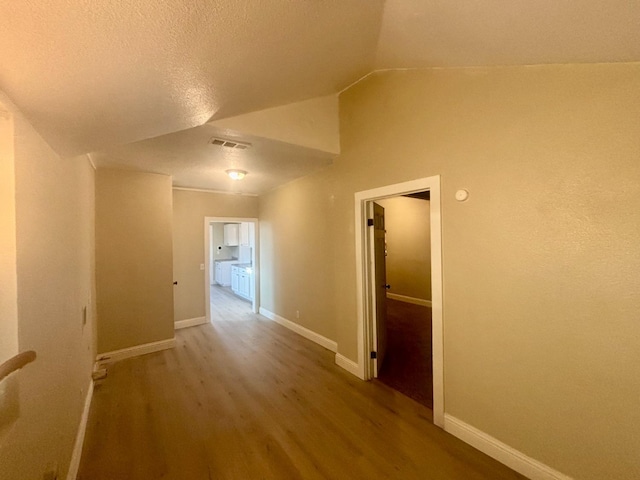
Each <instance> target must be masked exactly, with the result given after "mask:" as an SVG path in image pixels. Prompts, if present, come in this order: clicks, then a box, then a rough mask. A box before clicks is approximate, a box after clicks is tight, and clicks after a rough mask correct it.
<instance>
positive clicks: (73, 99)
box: [0, 0, 640, 193]
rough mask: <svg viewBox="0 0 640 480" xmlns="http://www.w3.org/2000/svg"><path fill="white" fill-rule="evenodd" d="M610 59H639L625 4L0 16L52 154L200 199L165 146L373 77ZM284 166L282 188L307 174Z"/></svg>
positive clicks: (177, 8)
mask: <svg viewBox="0 0 640 480" xmlns="http://www.w3.org/2000/svg"><path fill="white" fill-rule="evenodd" d="M619 61H640V2H639V1H637V0H607V1H606V2H604V1H602V0H536V1H530V0H475V1H471V2H470V1H468V0H429V1H424V0H387V1H386V2H384V1H383V0H304V1H302V0H300V1H292V0H189V1H185V0H163V1H158V0H109V1H93V0H16V1H10V0H5V1H2V2H0V62H1V63H0V89H1V90H4V91H5V93H6V94H7V95H8V96H9V97H10V98H11V99H12V101H13V102H14V103H15V104H16V105H17V106H18V107H19V108H20V109H21V110H22V112H23V113H24V114H25V115H26V117H27V118H29V120H30V121H31V122H32V123H33V125H34V126H35V127H36V128H37V129H38V131H39V132H40V133H41V135H42V136H43V137H44V138H45V139H46V140H47V141H48V142H49V144H50V145H51V146H52V147H53V148H54V149H55V150H56V151H57V152H58V153H60V154H61V155H63V156H70V155H75V154H79V153H86V152H96V153H95V154H94V157H95V158H96V159H97V161H98V163H99V164H101V165H103V164H104V165H106V164H118V165H120V164H122V165H125V166H128V167H130V168H139V169H148V170H151V171H160V170H162V171H166V172H173V175H174V183H176V184H181V185H186V184H187V183H188V184H190V186H196V184H197V185H200V186H201V187H205V186H206V185H208V186H207V187H206V188H219V187H217V185H218V184H219V182H214V181H211V182H208V183H206V185H205V184H203V182H202V181H200V180H198V178H196V177H197V176H195V175H194V174H193V172H194V171H196V170H198V169H205V168H206V167H207V165H206V164H202V165H200V166H198V167H196V166H195V163H194V162H195V160H193V158H201V157H200V156H198V154H195V153H194V157H193V158H191V160H188V158H187V157H188V154H189V152H191V150H189V149H190V148H191V147H190V146H188V145H184V144H183V143H181V142H178V144H180V145H183V150H182V152H178V151H176V149H175V148H173V147H172V145H169V144H167V142H166V138H172V137H171V136H168V137H167V136H165V134H169V133H172V132H178V131H184V130H187V129H191V128H193V127H199V126H201V125H203V124H205V123H206V122H208V121H210V120H215V119H220V118H224V117H229V116H233V115H238V114H241V113H246V112H250V111H255V110H260V109H264V108H267V107H273V106H277V105H283V104H288V103H293V102H297V101H300V100H304V99H308V98H313V97H317V96H321V95H326V94H330V93H335V92H337V91H339V90H341V89H342V88H345V87H346V86H348V85H349V84H351V83H353V82H355V81H357V80H358V79H359V78H360V77H362V76H363V75H365V74H366V73H369V72H371V71H372V70H375V69H384V68H419V67H432V66H439V67H459V66H471V65H525V64H542V63H577V62H580V63H583V62H619ZM193 135H194V137H196V136H197V134H196V133H194V134H193ZM153 137H159V138H158V139H157V140H145V139H151V138H153ZM182 137H184V138H185V139H186V138H191V134H190V133H188V132H186V133H184V135H182V136H181V137H180V138H182ZM141 140H145V141H144V142H141V143H133V142H138V141H141ZM174 140H175V138H174ZM254 140H255V139H254ZM125 144H130V145H127V146H123V145H125ZM118 145H120V146H119V147H116V146H118ZM199 148H200V147H195V146H194V147H193V149H195V150H198V149H199ZM265 148H266V147H265ZM160 149H166V150H167V151H165V152H164V153H163V152H161V151H160ZM285 150H286V149H285V148H284V147H283V146H282V145H275V146H273V152H275V151H278V152H279V153H278V155H285V154H286V152H285ZM294 150H295V149H294ZM260 151H262V150H261V149H260V148H256V149H255V150H254V151H253V153H249V152H247V155H249V156H251V155H253V157H256V153H257V152H260ZM287 151H288V152H289V153H291V154H295V155H297V156H300V153H301V152H300V151H299V150H296V152H293V150H287ZM171 152H173V153H171ZM265 152H266V150H265ZM273 152H272V153H273ZM192 153H193V152H192ZM316 153H317V152H316ZM316 153H314V152H313V151H310V152H308V156H309V158H312V157H314V155H316ZM151 154H153V155H157V156H158V158H160V159H162V160H159V161H158V162H156V163H153V162H152V161H151V160H150V158H151ZM302 156H304V155H302ZM179 158H182V160H176V159H179ZM292 158H293V157H292ZM201 160H202V161H203V162H204V161H205V159H204V157H202V158H201ZM322 161H323V160H321V162H322ZM136 162H137V163H136ZM252 162H253V165H254V167H255V168H259V169H260V170H261V171H264V169H265V168H269V165H270V164H269V163H268V162H267V161H266V160H265V162H264V165H262V166H259V167H258V165H259V164H260V158H252ZM285 163H286V164H287V165H288V166H285ZM300 164H304V162H303V161H300ZM272 167H273V165H272V164H271V168H272ZM308 167H309V168H316V167H315V163H314V162H311V163H309V164H308ZM281 168H282V171H280V172H278V174H277V175H278V176H280V177H281V179H282V181H286V179H290V178H292V177H291V175H290V174H289V173H290V172H289V170H288V169H289V168H291V172H292V174H293V172H295V175H298V176H299V175H303V174H304V169H301V168H298V167H297V166H296V164H295V162H293V161H292V160H290V159H289V160H286V162H285V161H284V160H283V163H282V165H281ZM163 169H164V170H163ZM181 169H182V170H181ZM198 171H200V170H198ZM189 172H191V173H189ZM256 177H257V175H256ZM179 179H182V180H179ZM187 179H191V180H187ZM280 183H282V182H280ZM201 184H202V185H201ZM246 185H247V187H245V188H248V185H249V177H247V184H246ZM234 188H236V187H234ZM252 188H255V189H258V190H259V189H262V188H264V186H258V185H257V184H256V185H254V187H252ZM256 191H257V190H256ZM256 191H254V192H253V193H256Z"/></svg>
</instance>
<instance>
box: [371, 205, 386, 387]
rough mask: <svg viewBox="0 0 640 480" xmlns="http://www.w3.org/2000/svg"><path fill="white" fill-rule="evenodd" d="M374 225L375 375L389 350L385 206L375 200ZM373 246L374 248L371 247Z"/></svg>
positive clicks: (372, 277)
mask: <svg viewBox="0 0 640 480" xmlns="http://www.w3.org/2000/svg"><path fill="white" fill-rule="evenodd" d="M368 218H370V219H373V222H372V223H373V225H370V226H369V227H368V228H369V245H370V249H369V251H370V271H371V276H370V278H371V288H370V290H371V297H372V298H371V304H372V305H371V314H372V318H373V336H374V339H373V344H374V346H375V358H374V359H373V376H374V377H377V376H378V372H379V371H380V370H381V369H382V364H383V362H384V357H385V353H386V351H387V289H388V288H389V285H387V275H386V258H385V257H386V251H385V250H386V248H385V227H384V208H382V207H381V206H380V205H378V204H377V203H375V202H370V203H369V217H368ZM371 247H372V248H371Z"/></svg>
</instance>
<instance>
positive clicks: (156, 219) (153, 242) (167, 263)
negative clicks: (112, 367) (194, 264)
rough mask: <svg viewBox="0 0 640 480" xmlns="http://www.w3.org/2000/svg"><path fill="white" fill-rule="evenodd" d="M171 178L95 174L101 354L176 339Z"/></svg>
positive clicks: (107, 172)
mask: <svg viewBox="0 0 640 480" xmlns="http://www.w3.org/2000/svg"><path fill="white" fill-rule="evenodd" d="M171 209H172V198H171V177H167V176H164V175H154V174H149V173H141V172H131V171H125V170H107V169H104V170H103V169H100V170H98V171H97V174H96V286H97V290H98V299H97V304H98V352H99V353H104V352H111V351H114V350H120V349H122V348H128V347H133V346H137V345H143V344H145V343H151V342H157V341H160V340H167V339H170V338H173V282H172V265H173V262H172V240H171V235H172V215H171Z"/></svg>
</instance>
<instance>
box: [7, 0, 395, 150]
mask: <svg viewBox="0 0 640 480" xmlns="http://www.w3.org/2000/svg"><path fill="white" fill-rule="evenodd" d="M382 6H383V2H382V0H348V1H345V0H323V1H319V0H313V1H311V0H309V1H285V0H218V1H214V0H208V1H207V0H189V1H185V0H163V1H159V0H135V1H133V0H109V1H92V0H17V1H11V0H5V1H2V2H0V59H1V62H2V63H1V68H0V88H1V89H2V90H4V91H5V93H7V94H8V95H9V97H10V98H11V99H12V100H13V102H14V103H15V104H16V105H17V106H18V107H19V108H20V109H21V110H22V112H23V113H24V114H25V115H26V116H27V117H28V118H29V119H30V120H31V122H32V123H33V124H34V126H35V127H36V128H37V129H38V130H39V132H40V133H41V134H42V135H43V136H44V137H45V138H46V139H47V141H48V142H49V143H50V144H51V146H52V147H53V148H54V149H55V150H56V151H57V152H58V153H60V154H62V155H65V156H66V155H73V154H77V153H85V152H90V151H94V150H99V149H102V148H104V147H107V146H110V145H114V144H123V143H129V142H132V141H136V140H141V139H145V138H150V137H154V136H157V135H162V134H165V133H170V132H175V131H177V130H183V129H186V128H190V127H194V126H197V125H202V124H203V123H204V122H206V121H207V120H209V119H212V118H219V117H222V116H230V115H235V114H238V113H244V112H248V111H252V110H258V109H261V108H265V107H271V106H275V105H280V104H285V103H292V102H295V101H298V100H303V99H307V98H312V97H316V96H320V95H325V94H329V93H335V92H336V91H338V90H339V89H341V88H343V87H345V86H346V85H348V84H349V83H351V82H353V81H354V80H355V79H357V78H359V77H360V76H362V75H363V74H365V73H367V72H368V71H370V70H371V69H372V67H373V61H374V58H375V44H376V43H377V38H378V33H379V30H380V21H381V18H382V16H381V14H382Z"/></svg>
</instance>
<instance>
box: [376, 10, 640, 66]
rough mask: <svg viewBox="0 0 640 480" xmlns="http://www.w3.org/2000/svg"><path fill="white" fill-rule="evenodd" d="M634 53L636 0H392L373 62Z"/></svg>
mask: <svg viewBox="0 0 640 480" xmlns="http://www.w3.org/2000/svg"><path fill="white" fill-rule="evenodd" d="M630 61H640V1H638V0H606V1H603V0H535V1H532V0H475V1H468V0H449V1H447V0H432V1H420V0H387V1H386V3H385V8H384V15H383V21H382V28H381V32H380V38H379V42H378V49H377V57H376V68H380V69H383V68H398V67H400V68H402V67H413V68H419V67H466V66H492V65H538V64H550V63H600V62H630Z"/></svg>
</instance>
